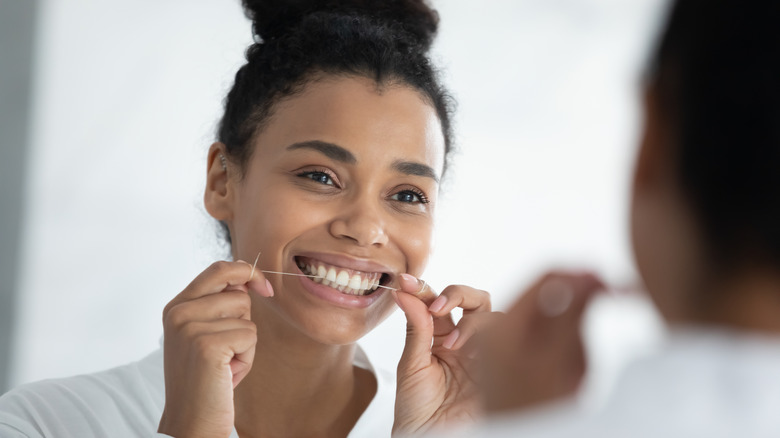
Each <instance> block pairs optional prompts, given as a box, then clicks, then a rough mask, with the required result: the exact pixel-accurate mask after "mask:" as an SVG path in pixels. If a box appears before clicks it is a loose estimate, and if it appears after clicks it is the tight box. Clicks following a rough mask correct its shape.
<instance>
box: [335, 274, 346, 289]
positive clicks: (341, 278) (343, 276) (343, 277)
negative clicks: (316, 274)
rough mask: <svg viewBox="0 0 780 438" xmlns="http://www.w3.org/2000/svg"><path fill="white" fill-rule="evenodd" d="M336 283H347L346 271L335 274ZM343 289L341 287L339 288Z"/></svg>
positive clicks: (340, 284)
mask: <svg viewBox="0 0 780 438" xmlns="http://www.w3.org/2000/svg"><path fill="white" fill-rule="evenodd" d="M336 284H338V285H339V286H344V287H347V286H348V285H349V274H347V271H341V272H339V275H338V276H336ZM340 290H343V289H340Z"/></svg>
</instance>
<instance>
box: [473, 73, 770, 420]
mask: <svg viewBox="0 0 780 438" xmlns="http://www.w3.org/2000/svg"><path fill="white" fill-rule="evenodd" d="M644 109H645V113H644V114H645V119H644V131H643V136H642V141H641V144H640V147H639V153H638V155H637V161H636V168H635V172H634V181H633V186H632V197H631V198H632V201H631V238H632V244H633V250H634V256H635V260H636V264H637V268H638V270H639V273H640V275H641V277H642V279H643V281H644V283H645V285H646V287H647V292H648V294H649V295H650V297H651V298H652V300H653V302H654V304H655V306H656V307H657V308H658V310H659V312H660V314H661V315H662V316H663V317H664V319H665V320H666V321H667V322H668V323H669V324H670V325H691V324H693V325H699V326H719V327H726V328H730V329H735V330H740V331H745V330H747V331H753V332H761V333H765V334H772V335H777V334H780V321H779V320H778V318H777V315H778V314H779V313H780V296H779V295H778V294H777V291H778V290H779V289H780V272H779V271H778V269H777V268H776V267H772V266H767V265H766V264H763V263H760V262H759V261H754V260H748V261H746V262H744V263H742V264H741V265H737V266H730V267H729V268H730V269H728V270H723V269H715V268H714V267H713V266H711V265H710V264H709V263H708V261H707V260H708V259H707V257H705V255H706V251H705V247H706V246H705V244H704V240H703V237H702V235H701V233H700V232H699V227H698V225H697V222H696V218H695V217H694V214H693V212H692V211H691V210H690V208H689V207H688V204H687V203H686V202H685V197H684V195H683V192H682V190H681V188H680V183H679V180H678V178H677V173H676V171H677V169H676V167H675V166H676V163H675V160H674V153H673V152H674V148H675V147H676V144H675V140H674V139H675V135H674V134H675V130H674V125H673V123H671V121H670V120H668V119H666V118H665V117H664V115H665V114H668V112H665V111H663V108H661V107H660V106H659V102H658V99H657V98H656V94H655V92H654V90H653V89H652V88H649V89H648V90H647V91H646V93H645V98H644ZM551 281H555V282H557V283H558V284H565V285H568V287H569V288H570V289H571V291H572V292H573V299H572V302H571V304H570V305H569V306H568V308H567V309H566V310H565V311H564V312H563V313H561V314H559V315H556V316H553V317H550V316H548V315H544V314H543V313H542V312H541V311H540V306H539V305H538V299H539V296H540V294H541V293H542V289H543V287H544V285H545V284H549V283H550V282H551ZM601 289H604V285H603V284H602V282H601V281H600V280H598V278H597V277H596V276H594V275H593V274H588V273H580V274H577V273H570V272H569V273H566V272H558V273H552V274H548V275H546V276H545V277H543V278H542V279H541V280H540V281H539V282H537V283H536V284H535V285H533V286H532V287H531V288H529V289H528V290H527V291H526V292H525V293H524V294H523V295H522V296H521V297H520V298H519V299H518V300H517V302H516V303H515V304H514V305H513V306H512V308H510V310H509V311H507V314H506V317H505V318H502V319H501V320H499V321H497V322H495V323H494V324H492V325H491V326H490V327H488V328H485V329H483V330H482V335H481V336H483V337H484V339H483V342H482V343H481V346H482V353H483V361H482V363H481V365H482V366H481V371H482V375H483V378H484V380H483V382H482V384H481V391H480V392H481V396H482V401H483V404H484V406H485V409H486V411H487V412H488V413H503V412H507V411H517V410H520V409H528V408H532V407H534V406H538V405H540V404H544V403H549V402H551V401H554V400H559V399H561V398H563V397H567V396H570V395H572V394H573V393H574V392H575V391H576V390H577V388H578V387H579V383H580V381H581V379H582V377H583V376H584V373H585V365H586V364H585V356H584V346H583V343H582V336H581V332H580V330H581V320H582V316H583V313H584V311H585V309H586V308H587V305H588V303H589V302H590V300H591V299H592V298H593V297H594V296H595V295H596V293H597V292H598V291H599V290H601Z"/></svg>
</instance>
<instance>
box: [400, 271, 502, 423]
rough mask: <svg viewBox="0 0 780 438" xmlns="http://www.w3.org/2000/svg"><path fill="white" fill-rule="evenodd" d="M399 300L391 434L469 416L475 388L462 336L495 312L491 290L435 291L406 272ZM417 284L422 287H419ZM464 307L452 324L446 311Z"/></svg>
mask: <svg viewBox="0 0 780 438" xmlns="http://www.w3.org/2000/svg"><path fill="white" fill-rule="evenodd" d="M399 280H400V285H401V289H400V290H399V291H397V292H393V293H394V294H396V297H397V298H396V302H397V303H398V306H399V307H400V308H401V310H403V312H404V313H405V314H406V321H407V334H406V345H405V346H404V351H403V354H402V356H401V360H400V361H399V363H398V389H397V394H396V401H395V421H394V424H393V434H394V435H395V434H404V435H406V434H409V435H412V434H419V433H422V432H425V431H428V430H430V429H432V428H435V427H440V426H446V425H448V424H453V423H459V422H468V421H473V420H474V419H475V417H476V416H477V414H478V411H479V406H480V404H479V401H480V400H479V394H478V393H477V388H476V382H475V377H476V375H477V373H478V370H476V369H475V367H473V366H472V364H471V362H472V361H473V359H472V358H471V356H473V354H472V353H473V351H472V350H471V349H470V348H469V344H467V342H468V341H469V339H471V338H472V336H473V335H474V334H475V333H476V332H477V331H479V330H480V328H482V327H484V326H485V325H486V324H488V323H489V321H490V320H491V319H493V318H494V317H495V316H496V315H497V314H496V313H492V312H491V311H490V310H491V306H490V294H488V293H487V292H485V291H481V290H477V289H474V288H471V287H468V286H448V287H447V288H445V289H444V291H442V293H441V295H439V296H438V297H437V295H436V293H435V292H434V291H432V290H431V288H430V286H427V285H425V286H423V285H424V283H422V282H420V281H418V280H417V279H416V278H414V277H413V276H411V275H408V274H402V275H401V276H400V278H399ZM421 287H422V289H423V290H420V289H421ZM456 307H460V308H462V309H463V317H462V318H461V319H460V321H458V324H457V325H455V323H454V321H453V319H452V315H451V314H450V312H451V311H452V310H453V309H455V308H456Z"/></svg>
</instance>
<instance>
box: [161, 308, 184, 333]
mask: <svg viewBox="0 0 780 438" xmlns="http://www.w3.org/2000/svg"><path fill="white" fill-rule="evenodd" d="M185 310H186V309H184V308H183V306H182V304H181V303H180V304H178V305H175V306H173V307H171V308H170V309H168V311H167V312H165V313H164V314H163V325H164V326H165V327H166V328H168V329H180V328H181V326H182V325H184V324H185V323H186V322H187V320H188V317H187V315H186V312H185Z"/></svg>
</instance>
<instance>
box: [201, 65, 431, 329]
mask: <svg viewBox="0 0 780 438" xmlns="http://www.w3.org/2000/svg"><path fill="white" fill-rule="evenodd" d="M252 146H253V153H252V155H251V158H250V159H249V162H248V163H247V166H246V172H245V175H244V178H243V179H241V178H238V177H237V176H236V175H231V176H230V177H229V178H228V180H227V181H228V183H227V187H228V189H227V192H228V193H230V192H231V191H232V194H233V196H232V197H229V198H228V202H227V203H228V204H229V205H228V208H227V209H226V212H227V215H226V216H225V217H224V218H218V219H223V220H225V221H226V222H227V223H228V226H229V228H230V233H231V236H232V241H233V253H234V254H233V255H234V257H235V258H236V259H237V260H238V259H241V260H245V261H248V262H250V263H251V262H252V261H254V259H255V257H256V256H257V254H258V252H259V253H261V255H260V258H259V261H258V269H262V270H271V271H279V272H288V273H297V274H302V273H304V274H315V275H324V276H325V277H326V279H327V281H325V282H321V281H319V280H317V279H312V278H308V277H303V276H285V275H278V274H266V277H267V278H268V279H269V281H270V282H271V284H272V285H273V288H274V291H275V296H274V297H273V298H270V299H266V298H262V299H255V300H254V304H253V306H254V310H253V313H254V314H255V316H257V317H262V318H273V319H275V320H278V321H279V323H281V324H287V325H292V326H293V327H295V328H297V329H298V330H300V331H302V332H303V333H305V334H306V335H307V336H309V337H311V338H314V339H316V340H317V341H319V342H323V343H328V344H345V343H351V342H354V341H355V340H357V339H359V338H360V337H362V336H363V335H364V334H366V333H367V332H369V331H370V330H372V329H373V328H374V327H375V326H376V325H377V324H379V323H380V322H381V321H382V320H383V319H384V318H386V317H387V316H388V315H389V314H390V312H391V310H392V309H393V307H394V301H393V298H392V296H391V295H390V294H389V293H388V291H387V290H386V289H383V288H376V289H375V290H373V291H372V290H371V289H372V286H376V284H380V285H393V284H395V283H396V278H397V276H398V274H400V273H404V272H406V273H410V274H412V275H415V276H419V275H420V274H422V272H423V270H424V268H425V265H426V263H427V259H428V255H429V253H430V250H431V236H432V229H433V210H434V205H435V204H436V199H437V192H438V179H439V177H440V175H441V172H442V169H443V163H444V138H443V135H442V130H441V125H440V123H439V120H438V117H437V115H436V112H435V110H434V109H433V108H432V107H431V106H430V105H429V104H427V103H425V102H424V101H423V99H422V98H421V96H420V95H419V94H418V92H416V91H415V90H413V89H411V88H409V87H406V86H395V85H394V86H388V87H385V88H384V89H381V90H379V89H378V88H377V86H376V84H375V82H373V81H372V80H369V79H365V78H354V77H352V78H331V77H328V78H325V79H322V80H319V81H315V82H312V83H310V84H308V85H307V86H306V88H305V90H304V92H303V93H301V94H299V95H296V96H294V97H292V98H288V99H285V100H283V101H282V102H280V103H279V104H277V105H276V107H275V108H274V113H273V115H272V116H271V118H270V119H269V120H268V121H267V123H266V125H265V127H264V128H263V129H262V131H261V132H260V133H258V134H257V135H256V136H255V138H254V140H253V145H252ZM234 173H235V172H234ZM207 198H208V197H207ZM207 203H208V201H207ZM210 211H211V210H210Z"/></svg>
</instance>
